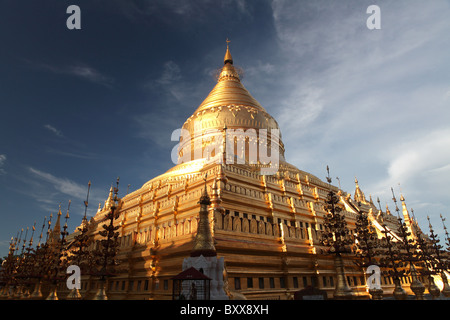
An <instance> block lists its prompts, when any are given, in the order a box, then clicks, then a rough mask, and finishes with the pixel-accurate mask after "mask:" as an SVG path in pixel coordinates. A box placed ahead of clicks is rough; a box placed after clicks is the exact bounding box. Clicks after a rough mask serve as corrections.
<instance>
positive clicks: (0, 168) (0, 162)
mask: <svg viewBox="0 0 450 320" xmlns="http://www.w3.org/2000/svg"><path fill="white" fill-rule="evenodd" d="M5 162H6V155H4V154H0V175H2V174H6V171H5V169H3V166H4V165H5Z"/></svg>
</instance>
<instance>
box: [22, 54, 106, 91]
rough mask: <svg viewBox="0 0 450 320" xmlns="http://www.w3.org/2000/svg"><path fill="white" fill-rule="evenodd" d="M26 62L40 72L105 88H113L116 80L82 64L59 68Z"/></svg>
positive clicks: (46, 64)
mask: <svg viewBox="0 0 450 320" xmlns="http://www.w3.org/2000/svg"><path fill="white" fill-rule="evenodd" d="M25 61H26V62H27V63H28V64H30V65H31V66H33V67H34V68H38V69H40V70H45V71H48V72H51V73H54V74H63V75H70V76H75V77H79V78H81V79H84V80H88V81H90V82H92V83H96V84H100V85H103V86H105V87H112V85H113V83H114V79H113V78H112V77H109V76H107V75H104V74H102V73H101V72H99V71H98V70H96V69H95V68H93V67H91V66H88V65H86V64H82V63H79V64H73V65H66V66H57V65H53V64H48V63H36V62H33V61H30V60H25Z"/></svg>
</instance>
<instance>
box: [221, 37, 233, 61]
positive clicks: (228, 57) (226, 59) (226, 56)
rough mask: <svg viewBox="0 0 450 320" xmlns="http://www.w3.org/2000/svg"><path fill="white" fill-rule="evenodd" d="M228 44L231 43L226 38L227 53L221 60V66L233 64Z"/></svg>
mask: <svg viewBox="0 0 450 320" xmlns="http://www.w3.org/2000/svg"><path fill="white" fill-rule="evenodd" d="M230 42H231V41H230V40H228V38H227V52H226V53H225V58H224V59H223V64H227V63H230V64H233V57H232V56H231V53H230V47H229V44H230Z"/></svg>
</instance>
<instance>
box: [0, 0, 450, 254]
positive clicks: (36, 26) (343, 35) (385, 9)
mask: <svg viewBox="0 0 450 320" xmlns="http://www.w3.org/2000/svg"><path fill="white" fill-rule="evenodd" d="M72 4H75V5H78V6H79V7H80V9H81V30H69V29H68V28H67V27H66V20H67V18H68V17H69V14H67V13H66V9H67V7H68V6H69V5H72ZM372 4H376V5H378V6H379V7H380V9H381V29H380V30H369V29H368V28H367V26H366V20H367V18H368V17H369V14H367V13H366V9H367V7H368V6H370V5H372ZM449 12H450V3H449V1H444V0H434V1H427V2H425V1H415V0H408V1H406V0H405V1H387V0H380V1H373V0H372V1H361V0H344V1H333V0H322V1H320V0H319V1H299V0H296V1H294V0H291V1H288V0H273V1H265V0H197V1H194V0H189V1H187V0H173V1H160V0H152V1H150V0H148V1H119V0H108V1H106V0H96V1H95V0H90V1H70V2H69V1H61V0H46V1H31V0H5V1H2V4H1V6H0V39H1V44H0V69H1V72H0V111H1V117H0V137H1V138H0V215H1V218H2V223H1V224H0V255H1V256H3V255H6V253H7V249H8V243H9V239H10V238H11V236H16V234H17V231H19V230H20V229H21V228H26V227H27V226H29V227H31V226H32V225H33V223H34V221H36V225H37V226H38V228H37V229H38V231H40V226H41V225H42V221H43V218H44V216H48V215H49V214H50V212H53V214H54V215H55V214H56V212H57V211H58V206H59V205H60V204H61V207H62V210H63V211H64V212H65V210H66V209H67V205H68V201H69V200H71V201H72V203H71V207H70V214H71V218H70V219H69V223H68V224H69V231H73V230H74V228H75V227H76V226H77V225H79V223H80V221H81V218H82V215H83V214H84V205H83V201H84V200H85V197H86V192H87V184H88V181H89V180H90V181H91V183H92V187H91V193H90V199H89V208H88V215H89V216H92V215H93V214H95V212H96V209H97V207H98V203H99V202H102V203H103V202H104V200H105V199H106V197H107V195H108V191H109V188H110V186H111V184H113V183H114V182H115V180H116V178H117V176H120V185H119V189H120V191H119V196H120V195H124V194H125V193H126V190H127V189H128V188H129V190H130V191H133V190H136V189H138V188H140V187H141V186H142V185H143V184H144V183H145V182H146V181H148V180H150V179H151V178H153V177H155V176H157V175H159V174H161V173H163V172H165V171H166V170H167V169H169V168H170V167H172V166H173V164H172V162H171V157H170V155H171V150H172V148H173V147H174V146H175V145H176V142H173V141H171V139H170V137H171V133H172V131H173V130H175V129H177V128H181V126H182V125H183V123H184V121H185V120H186V119H187V118H188V117H189V116H190V115H191V114H192V113H193V112H194V111H195V109H196V108H197V107H198V106H199V105H200V103H201V102H202V101H203V99H204V98H205V97H206V96H207V94H208V93H209V91H210V90H211V89H212V88H213V87H214V84H215V82H214V78H213V74H214V72H215V71H216V70H217V68H219V67H221V65H222V59H223V56H224V53H225V48H226V43H225V40H226V39H227V38H229V39H230V40H231V43H230V49H231V52H232V55H233V58H234V61H235V64H236V65H238V66H240V67H242V68H243V69H244V72H245V74H244V79H243V83H244V85H245V86H246V88H247V89H248V90H249V91H250V92H251V93H252V95H253V96H254V97H255V98H256V99H257V100H258V101H259V102H260V103H261V104H262V105H263V106H264V108H265V109H266V110H267V111H268V112H269V113H270V114H271V115H272V116H274V117H275V119H276V120H277V121H278V123H279V125H280V128H281V133H282V137H283V141H284V143H285V147H286V157H287V160H288V162H290V163H292V164H294V165H296V166H297V167H298V168H299V169H302V170H304V171H307V172H310V173H312V174H314V175H316V176H318V177H320V178H322V179H324V178H325V176H326V170H325V168H326V166H327V165H329V166H330V168H331V174H332V177H333V178H334V180H333V182H334V184H336V185H337V184H338V181H337V179H336V178H335V177H339V181H340V184H341V187H342V188H343V189H344V190H345V191H347V192H350V193H353V191H354V188H355V185H354V179H355V176H356V177H357V178H358V180H359V184H360V186H361V188H362V190H363V191H364V192H365V193H366V196H367V197H368V196H369V194H371V195H372V197H373V199H374V200H376V198H377V197H379V198H380V200H381V203H382V206H383V208H384V207H385V206H386V204H388V205H389V207H390V209H391V211H392V212H393V209H394V203H393V202H392V200H391V198H392V195H391V191H390V188H391V187H393V188H394V190H395V192H396V195H397V199H399V198H400V193H402V194H403V195H404V197H405V198H406V203H407V205H408V207H409V208H411V207H412V208H413V209H414V213H415V216H416V218H417V219H418V221H419V224H420V225H421V226H422V228H423V230H424V231H426V232H428V222H427V220H426V216H427V215H429V216H430V217H431V221H432V223H433V226H434V227H435V230H436V231H438V232H439V233H440V234H441V241H442V242H443V238H442V237H443V234H442V223H441V220H440V218H439V214H443V215H444V216H446V217H449V216H450V197H449V191H450V148H449V146H450V108H449V103H450V81H449V80H450V60H449V55H448V52H450V37H449V36H448V35H449V34H450V20H449V19H448V16H449ZM128 185H129V187H128ZM448 223H449V226H450V220H449V221H448ZM36 233H38V232H36ZM28 238H29V237H28ZM35 239H36V236H35Z"/></svg>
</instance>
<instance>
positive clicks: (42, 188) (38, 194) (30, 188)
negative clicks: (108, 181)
mask: <svg viewBox="0 0 450 320" xmlns="http://www.w3.org/2000/svg"><path fill="white" fill-rule="evenodd" d="M27 171H28V172H29V173H31V175H27V177H26V178H23V177H22V178H20V179H21V180H23V182H25V183H26V185H24V186H23V187H22V188H21V190H20V192H23V193H25V194H26V195H27V196H30V197H32V198H34V199H35V200H36V201H37V202H38V203H39V206H40V207H41V209H43V210H44V211H46V212H55V210H57V209H58V206H59V205H65V204H66V203H68V201H69V200H71V206H70V208H71V209H70V211H71V212H75V213H76V214H84V201H85V200H86V195H87V183H86V185H82V184H79V183H77V182H75V181H73V180H70V179H67V178H64V177H57V176H55V175H53V174H51V173H48V172H45V171H42V170H38V169H35V168H32V167H28V168H27ZM93 184H94V183H93ZM107 196H108V192H107V189H97V188H95V187H94V186H91V189H90V193H89V204H91V203H93V204H94V205H93V206H91V205H89V209H88V210H89V214H92V213H94V214H95V212H96V209H97V205H98V203H99V202H100V203H103V201H105V200H106V197H107Z"/></svg>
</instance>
